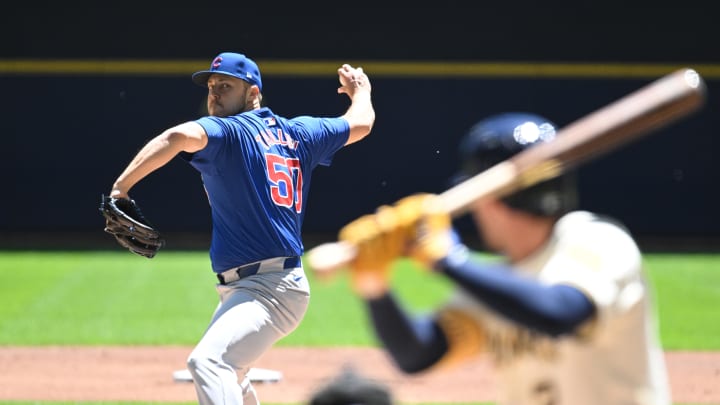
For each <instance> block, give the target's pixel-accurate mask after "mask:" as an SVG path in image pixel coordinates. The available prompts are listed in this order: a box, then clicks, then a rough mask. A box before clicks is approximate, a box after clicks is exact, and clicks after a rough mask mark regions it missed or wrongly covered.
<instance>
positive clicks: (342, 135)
mask: <svg viewBox="0 0 720 405" xmlns="http://www.w3.org/2000/svg"><path fill="white" fill-rule="evenodd" d="M291 123H292V125H293V126H294V127H295V133H296V135H299V136H302V137H303V139H304V140H305V141H306V142H308V143H309V144H311V145H313V147H312V151H311V152H312V153H311V160H312V161H313V166H315V165H323V166H329V165H330V163H332V158H333V156H334V154H335V152H337V151H338V150H340V149H341V148H342V147H343V146H345V144H346V143H347V140H348V139H349V137H350V125H349V124H348V122H347V121H346V120H345V119H343V118H317V117H310V116H300V117H296V118H294V119H292V120H291Z"/></svg>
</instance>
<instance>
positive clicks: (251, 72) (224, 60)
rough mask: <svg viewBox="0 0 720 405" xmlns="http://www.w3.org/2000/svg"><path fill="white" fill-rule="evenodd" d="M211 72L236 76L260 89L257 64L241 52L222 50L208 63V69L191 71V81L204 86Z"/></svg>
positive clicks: (260, 80)
mask: <svg viewBox="0 0 720 405" xmlns="http://www.w3.org/2000/svg"><path fill="white" fill-rule="evenodd" d="M213 73H219V74H223V75H228V76H232V77H237V78H238V79H242V80H245V81H246V82H248V83H250V84H254V85H256V86H258V88H260V91H262V79H261V77H260V68H258V65H257V64H256V63H255V62H254V61H253V60H252V59H250V58H248V57H247V56H245V55H243V54H241V53H234V52H223V53H221V54H219V55H218V56H216V57H215V59H213V60H212V62H211V63H210V69H209V70H201V71H199V72H195V73H193V75H192V81H193V83H195V84H197V85H198V86H202V87H205V86H206V85H207V81H208V78H209V77H210V75H211V74H213Z"/></svg>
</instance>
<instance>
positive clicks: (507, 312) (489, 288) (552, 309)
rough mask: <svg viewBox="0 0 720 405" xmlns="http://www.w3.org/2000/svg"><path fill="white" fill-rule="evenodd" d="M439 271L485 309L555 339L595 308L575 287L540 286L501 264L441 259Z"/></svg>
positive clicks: (574, 327)
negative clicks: (487, 307) (485, 306)
mask: <svg viewBox="0 0 720 405" xmlns="http://www.w3.org/2000/svg"><path fill="white" fill-rule="evenodd" d="M438 267H439V269H440V270H441V271H443V272H444V273H445V274H446V275H447V276H448V277H449V278H451V279H452V280H454V281H455V282H456V283H457V284H458V285H459V286H461V287H462V288H463V289H464V290H466V291H467V292H469V293H470V294H471V295H473V296H474V297H476V298H477V299H478V300H480V301H482V302H484V303H485V304H487V305H488V306H489V307H491V308H492V309H494V310H495V311H497V312H499V313H500V314H502V315H504V316H506V317H507V318H509V319H512V320H514V321H515V322H518V323H520V324H522V325H525V326H526V327H529V328H531V329H535V330H537V331H539V332H542V333H545V334H548V335H551V336H559V335H563V334H568V333H572V332H574V331H575V329H576V328H577V327H578V326H579V325H580V324H582V323H583V322H584V321H586V320H588V319H590V318H591V317H592V316H593V315H594V314H595V306H594V305H593V303H592V302H591V301H590V299H589V298H588V297H587V296H586V295H585V294H583V293H582V292H581V291H580V290H578V289H577V288H574V287H571V286H569V285H562V284H556V285H544V284H541V283H539V282H538V281H537V280H534V279H531V278H528V277H524V276H522V275H520V274H518V273H516V272H514V271H513V270H512V268H511V267H509V266H507V265H503V264H481V263H477V262H474V261H472V260H470V259H468V260H464V261H460V262H453V261H450V260H443V261H441V262H440V263H439V266H438Z"/></svg>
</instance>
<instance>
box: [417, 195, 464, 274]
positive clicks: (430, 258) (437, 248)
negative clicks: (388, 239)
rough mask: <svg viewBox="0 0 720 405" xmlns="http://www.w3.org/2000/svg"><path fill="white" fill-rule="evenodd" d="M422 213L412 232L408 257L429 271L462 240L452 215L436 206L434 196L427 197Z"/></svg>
mask: <svg viewBox="0 0 720 405" xmlns="http://www.w3.org/2000/svg"><path fill="white" fill-rule="evenodd" d="M422 203H423V204H422V208H421V213H420V215H419V218H418V219H417V221H416V222H415V223H414V224H413V226H412V227H411V231H410V233H411V234H410V241H409V247H408V255H409V256H410V257H412V258H413V259H414V260H415V261H417V262H419V263H420V264H421V265H423V266H424V267H426V268H428V269H434V268H436V265H437V263H438V262H439V261H440V260H442V259H444V258H446V257H447V256H448V255H449V254H450V253H451V252H452V251H453V250H454V249H455V248H456V247H458V246H461V243H460V238H459V236H458V235H457V233H456V232H455V230H454V229H453V228H452V220H451V219H450V215H449V214H448V213H447V212H445V211H444V210H443V209H442V208H441V207H438V206H436V205H435V204H438V203H439V202H438V199H437V198H436V196H434V195H430V196H425V197H424V199H423V201H422Z"/></svg>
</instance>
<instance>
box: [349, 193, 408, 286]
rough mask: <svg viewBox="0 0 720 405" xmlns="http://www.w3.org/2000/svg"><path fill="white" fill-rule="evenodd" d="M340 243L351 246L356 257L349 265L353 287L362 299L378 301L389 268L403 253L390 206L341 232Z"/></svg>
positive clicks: (361, 218)
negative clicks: (376, 299) (355, 250)
mask: <svg viewBox="0 0 720 405" xmlns="http://www.w3.org/2000/svg"><path fill="white" fill-rule="evenodd" d="M339 240H341V241H346V242H350V243H352V244H353V245H354V246H355V247H356V249H357V254H356V255H355V258H354V259H353V261H352V262H351V263H350V265H349V268H350V278H351V283H352V288H353V290H354V291H355V293H356V294H358V295H360V296H361V297H363V298H377V297H379V296H381V295H382V294H384V293H385V292H386V291H387V290H388V288H389V279H390V267H391V266H392V264H393V261H394V260H395V259H396V258H397V257H398V256H400V255H401V254H402V251H403V242H404V238H403V235H402V234H401V229H400V228H399V227H398V226H397V218H396V216H395V215H394V213H393V212H392V208H391V207H387V206H383V207H380V208H378V210H377V212H376V213H375V214H371V215H365V216H362V217H360V218H358V219H356V220H355V221H353V222H351V223H349V224H348V225H346V226H344V227H343V228H342V229H341V230H340V234H339Z"/></svg>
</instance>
